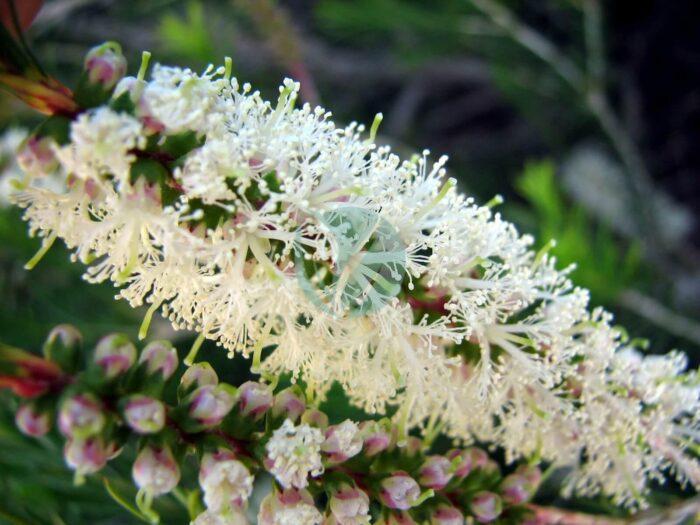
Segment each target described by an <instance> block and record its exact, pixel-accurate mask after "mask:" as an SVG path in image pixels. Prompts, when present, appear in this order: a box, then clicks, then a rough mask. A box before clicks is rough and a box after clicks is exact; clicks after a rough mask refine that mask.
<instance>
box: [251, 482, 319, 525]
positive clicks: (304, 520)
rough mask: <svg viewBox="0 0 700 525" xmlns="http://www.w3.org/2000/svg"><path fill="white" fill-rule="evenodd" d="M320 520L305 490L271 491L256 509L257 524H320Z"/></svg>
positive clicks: (312, 500)
mask: <svg viewBox="0 0 700 525" xmlns="http://www.w3.org/2000/svg"><path fill="white" fill-rule="evenodd" d="M322 520H323V516H321V513H320V512H319V511H318V509H317V508H316V506H315V505H314V499H313V498H312V497H311V494H309V491H307V490H296V489H286V490H283V491H282V492H272V493H270V494H268V495H267V496H265V498H264V499H263V500H262V503H261V504H260V510H259V511H258V525H287V524H289V525H291V524H293V523H294V524H297V523H298V524H300V525H301V524H304V525H307V524H308V525H320V524H321V521H322Z"/></svg>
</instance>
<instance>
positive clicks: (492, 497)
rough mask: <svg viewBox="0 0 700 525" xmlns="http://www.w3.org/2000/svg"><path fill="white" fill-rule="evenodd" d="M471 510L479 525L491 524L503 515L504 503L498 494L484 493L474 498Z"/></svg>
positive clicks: (470, 505)
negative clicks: (483, 524) (481, 524)
mask: <svg viewBox="0 0 700 525" xmlns="http://www.w3.org/2000/svg"><path fill="white" fill-rule="evenodd" d="M469 508H470V509H471V511H472V514H474V517H475V518H476V520H477V521H478V522H479V523H489V522H491V521H493V520H495V519H496V518H498V516H500V515H501V511H502V510H503V503H502V502H501V498H499V497H498V495H497V494H494V493H493V492H488V491H482V492H477V493H476V494H475V495H474V497H472V500H471V503H470V504H469Z"/></svg>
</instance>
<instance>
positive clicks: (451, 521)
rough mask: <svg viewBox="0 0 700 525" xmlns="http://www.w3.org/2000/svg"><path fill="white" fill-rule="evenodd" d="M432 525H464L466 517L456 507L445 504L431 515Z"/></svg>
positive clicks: (439, 506)
mask: <svg viewBox="0 0 700 525" xmlns="http://www.w3.org/2000/svg"><path fill="white" fill-rule="evenodd" d="M430 525H464V516H462V513H461V512H460V511H459V510H457V509H456V508H455V507H453V506H451V505H445V504H444V503H443V504H440V505H438V507H437V508H436V509H435V510H434V511H433V513H432V514H431V516H430Z"/></svg>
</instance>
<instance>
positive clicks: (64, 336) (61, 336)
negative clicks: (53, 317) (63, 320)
mask: <svg viewBox="0 0 700 525" xmlns="http://www.w3.org/2000/svg"><path fill="white" fill-rule="evenodd" d="M82 343H83V336H82V335H81V334H80V332H79V331H78V330H77V329H76V328H75V327H73V326H71V325H69V324H60V325H58V326H55V327H54V328H53V329H52V330H51V331H50V332H49V335H48V336H47V338H46V341H45V342H44V347H43V354H44V357H45V358H46V359H48V360H49V361H53V362H54V363H57V364H58V365H59V366H60V367H61V368H62V369H63V370H65V371H67V372H72V371H74V370H75V367H76V364H77V361H78V358H79V354H80V347H81V346H82Z"/></svg>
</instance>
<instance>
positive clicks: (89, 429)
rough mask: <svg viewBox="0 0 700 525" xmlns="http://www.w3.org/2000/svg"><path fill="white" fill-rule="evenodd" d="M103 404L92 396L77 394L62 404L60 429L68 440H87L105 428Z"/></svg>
mask: <svg viewBox="0 0 700 525" xmlns="http://www.w3.org/2000/svg"><path fill="white" fill-rule="evenodd" d="M105 422H106V418H105V415H104V412H103V411H102V403H101V402H100V401H99V400H98V399H97V398H96V397H95V396H93V395H92V394H77V395H74V396H72V397H69V398H68V399H66V400H64V401H63V403H61V407H60V409H59V411H58V429H59V430H60V431H61V434H63V435H64V436H66V437H68V438H82V439H84V438H87V437H90V436H94V435H96V434H98V433H99V432H100V431H101V430H102V429H103V428H104V426H105Z"/></svg>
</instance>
